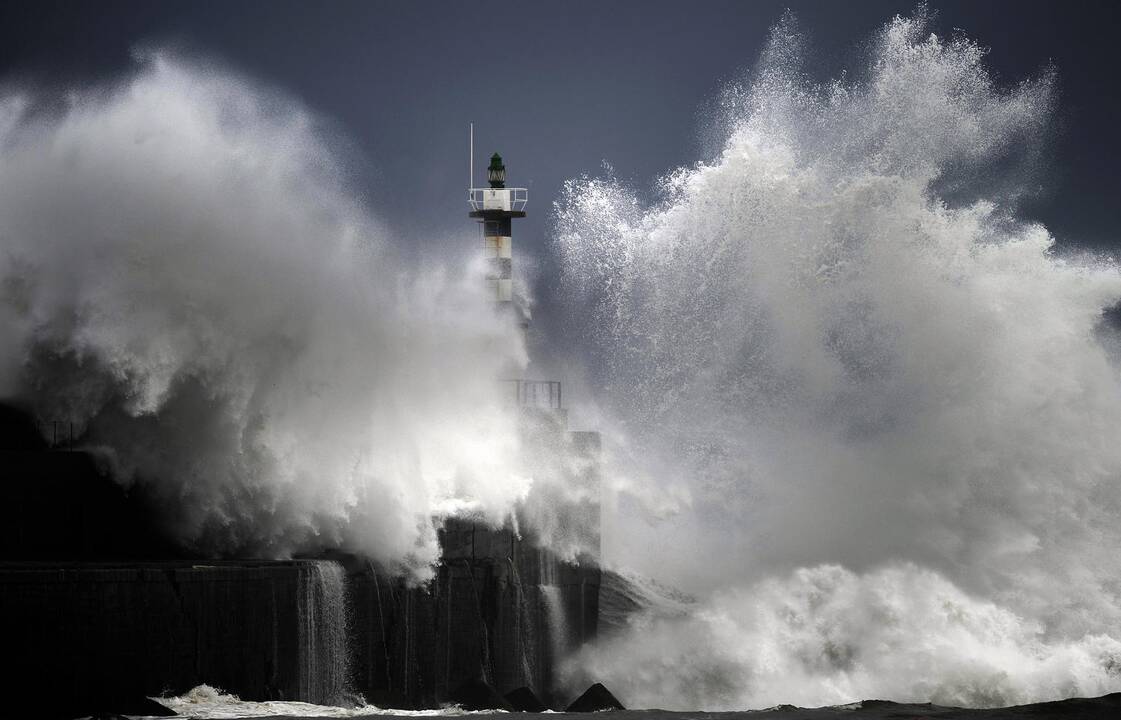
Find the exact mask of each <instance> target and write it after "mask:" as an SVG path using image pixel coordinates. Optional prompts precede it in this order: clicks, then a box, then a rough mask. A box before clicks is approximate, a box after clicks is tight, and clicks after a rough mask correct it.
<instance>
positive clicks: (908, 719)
mask: <svg viewBox="0 0 1121 720" xmlns="http://www.w3.org/2000/svg"><path fill="white" fill-rule="evenodd" d="M199 690H200V689H199V688H196V689H195V690H194V691H192V692H191V693H188V694H186V695H182V696H179V697H173V698H158V699H157V700H158V702H160V703H161V704H164V705H165V706H167V707H168V708H169V709H171V710H174V711H175V712H176V713H178V717H181V718H192V719H195V720H218V719H223V720H225V719H229V720H233V719H235V718H290V719H292V720H296V719H298V718H299V719H303V718H306V719H308V720H311V719H312V718H356V717H359V718H361V717H461V716H471V718H472V720H475V718H478V719H479V720H482V719H483V718H489V717H494V718H505V719H506V720H509V717H510V716H511V715H517V714H520V713H509V712H501V711H499V712H492V711H481V712H480V711H468V710H463V709H461V708H458V707H454V706H453V707H447V708H441V709H437V710H388V709H382V708H376V707H373V706H366V707H360V708H341V707H329V706H324V705H312V704H309V703H300V702H278V701H270V702H250V701H244V700H239V699H238V698H236V697H234V696H232V695H223V694H220V693H218V692H216V691H212V690H210V689H209V688H206V689H205V690H202V691H201V692H199ZM208 691H209V692H208ZM605 712H607V713H609V715H610V718H611V720H738V719H739V718H744V719H745V720H748V719H749V720H799V719H804V720H819V719H820V720H825V719H827V718H847V719H848V720H888V719H891V720H921V719H923V718H931V719H938V720H955V719H957V718H969V719H970V720H982V719H984V720H1008V719H1011V718H1031V719H1032V720H1049V719H1050V718H1055V719H1059V718H1079V719H1086V720H1096V719H1097V718H1101V719H1103V720H1105V719H1106V718H1108V719H1110V720H1114V719H1116V718H1121V693H1111V694H1109V695H1103V696H1102V697H1098V698H1071V699H1067V700H1058V701H1055V702H1045V703H1034V704H1031V705H1019V706H1014V707H1007V708H989V709H970V708H955V707H943V706H939V705H933V704H930V703H895V702H889V701H886V700H864V701H861V702H855V703H850V704H847V705H837V706H832V707H822V708H800V707H795V706H793V705H780V706H778V707H773V708H766V709H760V710H745V711H739V712H681V711H668V710H616V711H605ZM544 714H547V715H563V716H565V718H566V720H567V719H569V718H571V719H572V720H579V719H582V718H592V717H593V716H594V717H595V718H597V720H604V712H599V713H558V712H551V711H550V712H547V713H544Z"/></svg>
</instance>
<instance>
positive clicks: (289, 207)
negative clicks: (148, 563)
mask: <svg viewBox="0 0 1121 720" xmlns="http://www.w3.org/2000/svg"><path fill="white" fill-rule="evenodd" d="M342 156H343V155H342V150H341V149H340V147H338V143H336V142H335V141H334V140H333V139H332V137H331V135H330V133H328V132H326V131H325V130H324V128H323V127H322V126H321V123H320V122H319V121H318V120H317V119H316V118H315V116H314V115H313V114H311V113H310V112H308V111H307V110H306V109H304V108H302V107H301V106H299V105H298V104H297V103H295V102H293V101H291V100H290V99H288V98H285V97H282V96H279V95H277V94H275V93H270V92H268V91H267V90H264V89H261V88H260V87H259V86H257V85H256V84H254V83H252V82H250V81H249V80H247V79H245V78H242V77H239V76H237V75H235V74H232V73H229V72H227V71H225V70H224V69H222V68H219V67H216V66H211V65H205V64H200V63H193V62H188V61H185V60H184V59H183V58H181V57H177V56H174V55H169V54H166V53H159V52H157V53H152V54H149V55H147V56H144V57H141V58H140V63H139V66H138V69H137V71H136V72H135V73H134V74H133V75H132V76H131V77H130V78H128V79H126V80H124V81H122V82H120V83H119V84H117V85H116V86H114V87H109V88H97V89H92V90H87V91H82V92H78V93H72V94H70V95H66V96H65V97H62V98H59V97H58V96H57V95H52V94H49V93H43V92H38V91H33V90H8V91H6V92H5V93H3V94H2V95H0V238H2V242H0V334H2V336H3V337H4V339H5V342H4V344H3V347H0V397H9V398H12V397H14V398H16V399H18V400H20V401H22V402H24V403H27V404H30V405H31V406H32V407H33V408H34V409H35V410H36V412H37V413H38V414H39V415H40V416H41V417H44V418H48V419H60V420H67V421H71V422H73V423H75V426H76V433H77V434H79V435H80V438H81V442H82V444H83V445H84V446H85V447H86V448H89V449H92V450H94V451H96V452H98V453H99V454H100V455H101V457H103V458H104V460H105V462H106V463H108V464H109V465H110V466H111V467H112V469H113V470H114V473H115V475H116V477H118V478H119V479H120V480H121V481H122V482H125V483H129V484H133V483H138V484H141V485H143V486H144V487H145V488H146V489H147V490H148V492H149V493H150V494H152V495H154V496H155V497H156V498H157V499H158V501H159V506H160V507H161V508H162V510H163V511H164V513H165V515H166V521H167V523H168V525H169V526H170V527H172V528H173V529H174V533H175V535H176V537H178V538H179V539H180V540H182V541H185V542H187V543H190V544H193V545H195V546H196V547H199V548H202V549H204V550H206V551H208V552H216V553H233V552H240V553H246V554H251V555H256V556H262V555H266V556H281V557H282V556H286V555H290V554H291V553H294V552H315V551H317V550H319V549H321V548H324V547H342V548H343V549H347V550H353V551H356V552H361V553H364V554H366V555H367V556H369V557H371V558H373V559H375V560H378V561H380V562H382V563H383V564H385V565H387V566H390V567H394V568H404V569H408V570H412V571H416V572H420V573H422V574H423V573H424V572H425V571H426V568H428V566H429V565H430V563H432V562H433V561H434V560H435V558H436V556H437V553H438V549H437V544H436V536H435V530H434V525H435V524H437V523H438V522H439V518H441V517H444V516H446V515H448V514H455V513H471V514H473V515H474V516H478V517H482V518H486V519H489V520H490V521H492V522H501V521H502V520H503V519H504V518H505V517H507V516H508V515H509V513H510V512H511V510H512V509H513V507H514V505H515V504H516V502H517V501H518V500H519V499H521V498H522V497H524V496H525V493H526V492H527V489H528V480H526V479H525V478H523V477H521V473H520V472H519V471H517V469H516V468H515V467H513V466H512V465H511V462H512V458H514V456H515V454H516V451H517V447H516V443H517V437H516V433H515V432H514V427H515V426H514V424H513V418H512V417H511V412H510V410H509V409H507V408H506V407H505V406H503V405H501V404H500V401H499V399H498V397H497V393H496V391H495V386H494V377H495V370H494V368H495V367H499V366H502V365H503V364H508V365H510V366H518V365H520V364H521V363H523V362H524V350H523V347H522V343H521V340H520V338H518V337H517V336H516V333H514V332H513V331H512V330H510V329H509V328H507V327H506V326H505V325H504V324H503V323H501V322H499V321H498V320H496V318H495V317H494V315H493V312H492V311H491V308H490V304H489V303H488V302H487V301H486V299H485V297H484V296H483V282H482V280H481V271H480V272H474V271H471V272H460V271H456V272H453V271H452V270H451V269H449V268H448V267H433V266H428V267H419V266H415V265H411V264H409V263H406V262H405V261H403V260H402V259H401V256H400V255H399V254H397V253H395V252H394V248H393V246H392V244H391V243H390V242H388V241H387V237H388V233H387V232H386V231H385V230H384V229H383V228H382V227H381V226H380V224H379V223H378V222H377V221H376V220H375V219H374V218H372V217H371V216H370V215H369V214H368V212H367V211H366V210H365V209H364V208H363V206H362V203H361V202H360V200H359V196H357V195H356V194H354V193H353V191H352V190H350V189H349V187H350V186H351V185H352V183H351V182H350V180H349V176H348V173H347V168H346V166H345V165H344V163H342V162H341V161H340V160H339V158H340V157H342ZM465 245H467V244H465ZM468 265H469V263H467V262H464V263H462V266H468Z"/></svg>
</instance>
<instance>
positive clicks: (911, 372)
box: [557, 10, 1121, 709]
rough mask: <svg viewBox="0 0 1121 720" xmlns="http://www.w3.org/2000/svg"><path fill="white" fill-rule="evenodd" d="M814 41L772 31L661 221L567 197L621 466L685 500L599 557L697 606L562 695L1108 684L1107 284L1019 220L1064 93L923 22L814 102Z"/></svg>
mask: <svg viewBox="0 0 1121 720" xmlns="http://www.w3.org/2000/svg"><path fill="white" fill-rule="evenodd" d="M806 47H808V43H806V42H805V41H804V40H803V39H802V35H801V34H800V33H799V32H798V30H797V28H796V25H795V24H794V23H793V20H792V19H791V18H790V17H787V18H786V19H784V20H783V22H782V23H780V25H779V26H778V27H777V28H776V29H775V31H774V32H773V34H772V38H771V44H770V46H769V47H768V48H767V49H766V50H765V51H764V53H763V56H762V59H761V61H760V65H759V67H758V68H756V69H755V71H754V72H753V73H752V74H751V75H750V76H749V77H748V79H746V80H745V81H743V82H742V83H737V84H734V85H732V86H731V87H729V88H728V89H727V90H726V92H725V93H724V94H723V95H722V97H721V103H720V105H721V108H722V113H723V115H722V116H721V118H720V119H719V122H717V123H716V124H715V125H716V127H717V128H718V129H719V130H720V131H721V132H722V133H723V149H722V152H721V153H720V154H719V155H718V156H717V157H715V158H714V159H713V160H711V161H709V162H701V163H697V164H696V165H694V166H692V167H687V168H680V169H678V170H675V171H673V172H670V173H668V174H667V175H666V176H665V178H664V179H663V180H662V182H661V183H660V185H659V191H660V194H661V197H660V199H658V200H657V201H655V202H652V203H651V202H647V201H645V200H644V199H642V198H641V197H639V196H638V195H637V194H636V193H635V192H633V191H632V190H630V189H628V188H627V187H625V186H623V185H621V184H620V183H618V182H616V181H615V180H613V179H612V178H610V177H607V178H580V179H577V180H574V181H572V182H570V183H569V185H568V187H567V188H566V193H565V196H564V198H563V199H562V200H561V201H560V202H559V203H558V205H557V236H558V239H557V247H558V250H559V252H560V254H561V256H562V257H563V262H564V275H565V283H566V285H565V286H566V288H567V290H568V294H569V295H570V296H571V297H573V298H575V300H574V301H573V303H572V306H571V308H570V310H572V311H573V313H574V316H584V317H591V318H594V322H593V323H592V327H591V330H590V331H589V332H586V333H584V334H583V335H582V336H581V342H582V345H581V346H580V347H579V348H577V352H581V353H584V354H585V355H586V356H587V357H589V358H592V360H593V362H594V366H593V368H592V371H591V373H590V375H591V376H592V377H593V380H594V382H595V383H596V385H597V389H598V391H599V392H600V398H601V402H602V404H603V406H604V407H605V408H606V409H607V412H608V413H609V414H613V415H614V416H615V417H617V418H618V419H619V423H620V426H621V427H623V428H625V430H626V433H627V437H628V443H629V444H630V445H632V446H633V448H637V449H632V451H631V452H630V453H629V455H628V457H640V458H645V459H646V462H645V464H644V465H642V466H641V467H640V468H639V469H637V470H636V469H635V468H634V467H631V468H629V472H630V473H631V474H632V476H634V475H641V476H642V483H643V484H645V485H646V486H648V487H650V488H674V487H677V486H684V487H685V488H686V489H687V494H688V497H689V498H691V502H692V505H691V507H685V506H683V507H682V510H681V512H680V513H679V514H678V516H676V517H674V518H673V521H672V522H663V523H650V522H647V520H646V519H645V517H644V515H643V514H642V513H640V512H633V513H632V515H631V516H630V517H629V518H628V517H624V518H622V519H620V520H618V521H617V522H619V523H621V524H622V529H616V530H615V531H614V532H615V534H616V535H617V536H623V537H628V536H629V537H630V538H631V541H630V542H623V543H619V547H618V548H616V555H615V557H614V561H615V562H617V563H619V564H621V565H624V566H631V567H636V568H638V569H640V570H642V571H644V572H646V573H648V574H651V575H655V576H657V577H659V578H661V579H664V580H669V581H674V582H678V583H681V584H683V585H685V586H687V587H690V588H691V589H692V588H701V589H704V588H708V589H709V590H711V591H712V593H713V594H712V596H711V598H710V599H709V600H708V601H705V602H702V603H701V605H700V607H699V609H698V610H697V611H696V612H695V613H694V614H693V615H691V616H690V617H689V618H688V619H687V620H660V621H647V622H645V623H644V624H639V625H638V626H636V629H635V631H634V632H633V633H631V634H629V635H624V636H622V637H619V638H616V639H615V640H613V641H609V642H605V643H602V644H601V645H600V646H599V647H598V648H595V649H593V650H590V651H589V652H588V653H587V654H586V655H585V656H584V657H582V658H581V659H580V661H579V667H574V669H573V672H574V673H575V674H576V675H577V676H579V680H574V684H575V685H579V683H580V682H586V680H587V679H588V677H593V678H595V679H597V680H602V681H603V682H604V683H605V684H607V685H608V686H609V687H611V688H612V689H613V690H615V691H617V692H618V693H619V696H620V698H621V699H623V700H624V702H626V703H627V704H628V706H631V707H642V706H645V707H667V708H681V709H686V708H688V709H694V708H697V707H702V708H708V709H733V708H746V707H761V706H765V705H769V704H774V703H778V702H783V703H798V704H802V705H822V704H829V703H839V702H850V701H854V700H859V699H862V698H870V697H886V698H890V699H893V700H901V701H906V700H917V701H930V700H933V701H936V702H946V703H951V704H959V705H960V704H964V705H975V706H992V705H1006V704H1012V703H1017V702H1027V701H1033V700H1040V699H1053V698H1058V697H1064V696H1070V695H1094V694H1101V693H1105V692H1108V691H1114V690H1118V689H1121V673H1119V672H1118V667H1121V665H1119V660H1121V642H1119V641H1118V640H1117V639H1116V638H1121V610H1119V607H1121V606H1119V604H1118V592H1119V589H1121V586H1119V584H1118V578H1119V577H1121V559H1119V556H1118V555H1117V553H1116V548H1117V547H1119V546H1121V526H1119V524H1118V522H1117V519H1118V517H1119V511H1121V485H1118V482H1117V480H1118V478H1119V477H1121V446H1119V445H1118V443H1117V442H1116V433H1117V428H1118V427H1121V384H1119V375H1118V366H1117V363H1116V357H1114V356H1113V354H1112V353H1111V351H1110V350H1109V348H1110V347H1111V346H1112V343H1113V340H1111V336H1112V335H1113V334H1114V331H1113V330H1112V329H1111V328H1110V327H1109V326H1108V325H1107V324H1105V323H1104V322H1103V312H1104V311H1105V310H1106V309H1108V308H1110V307H1111V306H1113V305H1114V304H1116V303H1117V302H1118V300H1119V299H1121V272H1119V269H1118V267H1117V266H1116V265H1115V264H1113V263H1111V262H1106V261H1100V260H1096V259H1094V258H1078V257H1062V256H1059V255H1058V254H1056V253H1055V252H1054V250H1053V243H1054V240H1053V238H1052V237H1051V236H1050V234H1049V233H1048V231H1047V230H1046V229H1045V228H1044V227H1042V226H1040V225H1038V224H1035V223H1032V222H1027V221H1023V220H1020V219H1018V218H1017V216H1016V212H1017V209H1016V208H1017V205H1016V201H1017V200H1018V199H1019V198H1020V197H1021V196H1022V194H1023V192H1022V190H1021V188H1022V187H1024V186H1025V185H1026V184H1027V183H1026V180H1025V178H1031V177H1034V176H1035V174H1037V173H1038V172H1039V170H1040V167H1039V164H1038V160H1039V152H1038V144H1039V143H1040V142H1041V141H1042V140H1043V139H1044V138H1045V135H1046V130H1047V118H1048V116H1049V110H1050V107H1051V104H1052V95H1053V91H1052V88H1053V84H1054V78H1053V74H1052V73H1050V72H1047V73H1044V74H1043V75H1042V76H1041V77H1039V78H1036V79H1033V80H1028V81H1025V82H1023V83H1020V84H1019V85H1016V86H1014V87H1011V88H1003V87H1000V86H998V85H997V84H996V83H994V81H993V80H992V78H991V76H990V74H989V73H988V71H987V70H986V69H985V66H984V63H983V60H984V55H985V53H984V50H983V49H982V48H981V47H980V46H979V45H977V44H975V43H973V42H972V41H969V40H967V39H964V38H960V37H957V38H954V39H952V40H946V39H943V38H940V37H937V36H936V35H934V34H933V33H931V32H930V29H929V22H928V18H927V17H925V12H924V11H922V10H920V11H919V13H918V14H917V15H916V16H915V17H912V18H896V19H895V20H893V21H892V22H890V23H888V24H887V25H886V26H885V27H884V28H883V30H882V31H881V32H880V33H879V34H878V35H877V36H876V37H875V38H874V40H873V42H872V43H870V45H869V50H868V53H869V54H868V61H867V67H866V68H865V71H864V73H863V74H862V75H861V76H860V77H858V78H852V77H850V78H847V79H844V80H838V81H835V82H831V83H827V84H824V85H816V84H813V83H811V82H809V81H808V80H807V75H806V73H804V72H803V71H802V67H803V65H802V63H803V62H804V59H803V58H804V55H803V52H804V48H806ZM994 178H997V179H1000V180H1001V181H1000V182H997V181H996V180H994ZM650 547H656V548H657V553H656V555H655V554H651V553H649V552H648V549H649V548H650ZM582 669H583V670H587V672H588V673H589V675H588V677H585V676H583V675H580V672H582Z"/></svg>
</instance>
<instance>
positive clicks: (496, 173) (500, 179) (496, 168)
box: [487, 153, 506, 188]
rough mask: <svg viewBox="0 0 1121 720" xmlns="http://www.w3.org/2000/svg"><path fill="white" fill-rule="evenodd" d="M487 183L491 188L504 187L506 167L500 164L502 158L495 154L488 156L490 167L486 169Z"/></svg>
mask: <svg viewBox="0 0 1121 720" xmlns="http://www.w3.org/2000/svg"><path fill="white" fill-rule="evenodd" d="M487 182H489V183H490V186H491V187H492V188H504V187H506V166H505V165H503V164H502V156H501V155H499V154H498V153H495V154H493V155H491V156H490V167H488V168H487Z"/></svg>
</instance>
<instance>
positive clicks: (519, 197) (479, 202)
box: [467, 188, 529, 212]
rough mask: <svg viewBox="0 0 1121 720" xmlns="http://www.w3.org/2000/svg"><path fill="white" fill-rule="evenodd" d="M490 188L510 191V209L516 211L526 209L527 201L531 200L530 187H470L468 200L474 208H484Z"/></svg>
mask: <svg viewBox="0 0 1121 720" xmlns="http://www.w3.org/2000/svg"><path fill="white" fill-rule="evenodd" d="M488 190H506V191H507V192H509V193H510V209H511V210H513V211H515V212H520V211H521V210H523V209H525V206H526V203H528V202H529V189H528V188H468V189H467V202H468V203H469V204H470V205H471V209H472V210H483V209H485V208H484V207H483V199H484V198H485V193H486V192H487V191H488Z"/></svg>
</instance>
